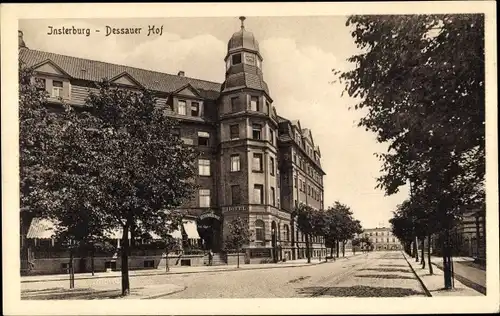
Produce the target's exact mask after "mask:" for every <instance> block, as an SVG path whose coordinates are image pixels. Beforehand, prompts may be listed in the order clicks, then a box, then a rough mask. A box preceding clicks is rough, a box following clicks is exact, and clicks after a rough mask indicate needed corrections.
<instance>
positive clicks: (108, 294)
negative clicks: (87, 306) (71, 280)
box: [21, 283, 186, 300]
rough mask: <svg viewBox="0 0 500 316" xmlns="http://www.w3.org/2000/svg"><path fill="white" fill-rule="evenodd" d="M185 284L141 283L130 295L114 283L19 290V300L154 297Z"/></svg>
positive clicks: (180, 289) (175, 290) (175, 291)
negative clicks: (122, 291)
mask: <svg viewBox="0 0 500 316" xmlns="http://www.w3.org/2000/svg"><path fill="white" fill-rule="evenodd" d="M185 289H186V287H185V286H180V285H175V284H156V285H143V286H138V287H133V288H131V289H130V295H128V296H122V295H121V294H122V293H121V289H120V287H119V286H116V285H115V284H113V283H111V284H101V285H97V286H93V287H92V288H90V287H81V286H79V285H78V283H77V284H76V287H75V288H73V289H68V288H63V287H56V288H47V289H40V290H24V291H21V300H82V299H154V298H160V297H164V296H167V295H170V294H174V293H178V292H181V291H184V290H185Z"/></svg>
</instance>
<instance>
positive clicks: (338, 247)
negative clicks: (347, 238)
mask: <svg viewBox="0 0 500 316" xmlns="http://www.w3.org/2000/svg"><path fill="white" fill-rule="evenodd" d="M336 242H337V245H336V246H337V258H338V257H339V253H340V241H338V240H337V241H336Z"/></svg>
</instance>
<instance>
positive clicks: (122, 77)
mask: <svg viewBox="0 0 500 316" xmlns="http://www.w3.org/2000/svg"><path fill="white" fill-rule="evenodd" d="M109 81H110V83H112V84H116V85H119V86H123V87H127V88H136V89H143V88H144V86H143V85H142V84H140V83H139V81H137V80H136V79H135V78H134V77H132V76H131V75H130V74H129V73H128V72H126V71H124V72H122V73H120V74H119V75H117V76H115V77H113V78H111V79H109Z"/></svg>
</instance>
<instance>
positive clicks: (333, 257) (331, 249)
mask: <svg viewBox="0 0 500 316" xmlns="http://www.w3.org/2000/svg"><path fill="white" fill-rule="evenodd" d="M334 242H335V241H333V242H332V245H331V247H330V255H331V256H332V259H333V261H335V256H334V255H333V244H334Z"/></svg>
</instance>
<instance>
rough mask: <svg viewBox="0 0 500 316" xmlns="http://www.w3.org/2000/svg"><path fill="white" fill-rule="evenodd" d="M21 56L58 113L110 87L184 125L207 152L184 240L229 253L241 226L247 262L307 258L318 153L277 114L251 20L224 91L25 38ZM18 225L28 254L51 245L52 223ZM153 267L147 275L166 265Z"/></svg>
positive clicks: (229, 56)
mask: <svg viewBox="0 0 500 316" xmlns="http://www.w3.org/2000/svg"><path fill="white" fill-rule="evenodd" d="M28 44H29V43H28ZM19 54H20V59H21V60H22V61H23V62H24V63H25V64H26V66H28V67H32V68H33V69H34V70H35V74H36V80H37V81H38V82H39V83H41V84H43V85H44V86H45V89H46V90H47V92H48V94H49V98H48V102H49V103H52V104H57V103H60V102H61V101H60V98H62V99H64V101H65V102H67V103H69V104H71V105H73V106H83V105H84V104H85V99H86V97H87V95H88V93H89V91H96V90H97V86H96V83H97V82H98V81H100V80H102V79H103V78H107V79H108V80H110V81H111V82H112V83H113V84H116V85H117V86H120V87H127V88H129V89H143V88H146V89H148V90H150V91H153V92H154V94H155V96H156V98H157V101H156V102H157V105H158V106H160V107H163V108H164V109H165V113H166V115H168V116H171V117H173V118H176V119H178V120H179V122H180V128H179V129H178V130H176V131H175V133H177V134H178V135H179V137H181V139H182V140H183V141H184V142H185V143H186V144H188V145H192V146H196V147H197V148H198V149H199V150H200V153H201V154H200V157H199V160H198V162H197V164H198V176H197V178H196V182H197V184H198V185H199V186H200V189H199V190H198V191H197V192H196V194H195V196H194V197H193V198H192V199H191V200H190V201H189V202H187V203H186V204H184V205H183V206H182V207H181V210H182V211H183V212H184V214H185V222H184V225H183V227H181V228H180V231H179V233H178V234H177V235H178V236H179V237H181V236H183V238H187V239H188V240H191V241H193V242H191V243H190V245H192V246H193V247H199V248H200V249H203V250H208V249H211V250H212V251H213V252H215V253H221V252H223V251H224V240H225V238H226V236H227V223H228V222H230V221H231V220H232V219H233V218H235V217H241V218H243V219H247V220H248V223H249V229H250V231H251V241H250V243H249V244H248V245H246V247H245V262H252V263H254V262H258V261H259V260H260V261H262V259H269V260H272V261H275V262H276V261H278V260H284V259H287V260H293V259H300V258H305V256H306V254H305V238H304V235H303V234H302V233H301V232H300V230H299V229H298V228H297V225H296V222H295V218H294V216H292V212H293V210H294V208H295V206H296V205H298V204H299V203H305V204H307V205H310V206H311V207H313V208H316V209H323V206H324V205H323V200H324V187H323V177H324V176H325V172H324V171H323V169H322V167H321V151H320V148H319V146H318V145H317V144H316V143H315V142H314V139H313V136H312V132H311V130H310V129H308V128H305V127H303V126H302V125H301V123H300V121H298V120H290V119H287V118H284V117H282V116H280V115H278V111H277V108H276V107H275V106H274V100H273V98H272V93H271V91H270V89H269V87H268V85H267V84H266V82H265V80H264V73H263V70H262V69H263V63H264V59H263V56H262V55H261V53H260V50H259V43H258V41H257V40H256V39H255V37H254V35H253V34H252V33H251V32H249V31H247V30H246V29H245V27H244V18H241V28H240V30H238V31H237V32H235V33H234V34H233V35H232V36H231V37H230V39H229V42H228V44H227V53H226V55H225V56H221V61H220V62H221V66H224V65H225V80H224V82H222V83H217V82H210V81H205V80H202V79H195V78H190V77H188V76H186V74H185V73H184V72H183V71H179V72H178V73H177V75H172V74H166V73H160V72H156V71H151V70H144V69H138V68H133V67H129V66H124V65H115V64H110V63H105V62H100V61H95V60H87V59H81V58H76V57H71V56H64V55H59V54H55V53H51V52H43V51H38V50H34V49H30V48H28V47H27V45H26V44H25V43H24V40H23V34H22V32H21V31H19ZM214 62H217V61H214ZM270 62H271V63H272V61H270ZM21 222H22V223H21V244H22V246H23V249H28V248H30V245H31V246H32V245H34V244H35V245H36V244H38V245H39V244H40V243H50V240H51V233H50V231H51V229H50V224H48V223H46V221H44V220H40V219H36V218H35V219H33V218H29V216H23V214H21ZM44 222H45V224H44ZM44 225H45V226H44ZM116 238H117V239H118V238H119V237H118V235H117V237H116ZM116 242H117V245H118V246H119V240H117V241H116ZM52 244H53V242H52ZM28 252H29V251H28V250H25V251H24V252H23V250H22V251H21V253H22V254H21V256H22V259H25V260H26V261H27V262H29V263H30V264H31V266H34V267H35V270H36V265H37V254H36V252H33V251H32V252H31V253H30V254H26V253H28ZM325 255H326V249H325V247H324V241H323V240H322V239H321V238H314V239H313V245H312V256H313V257H319V256H325ZM39 259H41V258H39ZM153 260H154V262H153V263H152V264H151V263H148V266H151V265H152V266H157V265H158V263H157V262H156V260H158V261H161V260H162V259H161V258H156V259H153ZM108 261H109V260H108ZM222 261H223V262H225V263H227V260H225V261H224V260H222ZM193 262H194V261H193ZM200 262H201V261H200ZM191 264H196V263H191ZM200 264H201V263H200ZM140 265H141V263H138V266H140ZM132 266H134V265H133V264H132Z"/></svg>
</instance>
